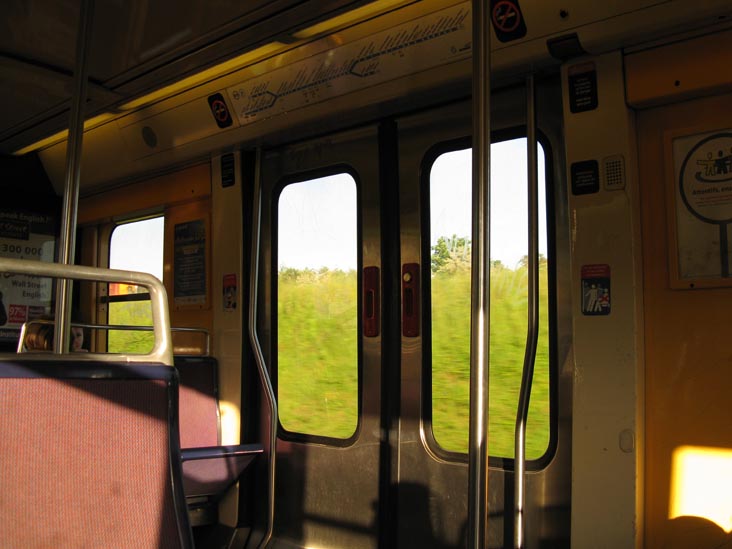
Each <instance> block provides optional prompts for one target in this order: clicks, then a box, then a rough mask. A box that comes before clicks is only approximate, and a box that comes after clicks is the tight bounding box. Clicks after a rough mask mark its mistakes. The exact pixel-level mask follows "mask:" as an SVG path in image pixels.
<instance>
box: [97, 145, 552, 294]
mask: <svg viewBox="0 0 732 549" xmlns="http://www.w3.org/2000/svg"><path fill="white" fill-rule="evenodd" d="M491 151H492V155H491V259H492V260H500V261H501V262H502V263H503V264H504V265H507V266H509V267H514V266H515V265H516V264H517V263H518V261H519V260H520V259H521V257H523V256H524V255H526V253H527V244H526V243H527V229H526V226H527V211H526V209H527V208H526V194H527V189H526V140H525V139H515V140H512V141H504V142H500V143H494V144H493V145H492V146H491ZM356 197H357V191H356V182H355V181H354V179H353V178H352V177H351V176H350V175H348V174H338V175H334V176H329V177H323V178H320V179H316V180H311V181H307V182H305V183H294V184H291V185H288V186H287V187H285V188H284V190H283V191H282V194H281V195H280V199H279V203H278V222H279V227H278V241H279V243H278V246H279V248H278V262H279V268H280V269H282V268H284V267H294V268H297V269H304V268H312V269H319V268H320V267H328V268H330V269H341V270H344V271H347V270H351V269H355V268H356V266H357V265H356V261H357V259H356V258H357V254H356V251H357V240H356V235H357V227H356V221H357V215H356V207H357V206H356ZM470 197H471V151H470V149H467V150H464V151H454V152H450V153H446V154H443V155H442V156H440V157H439V158H438V159H437V160H436V161H435V163H434V164H433V166H432V171H431V173H430V203H431V215H430V225H431V231H430V242H431V244H433V245H434V244H435V243H436V242H437V239H438V238H439V237H440V236H446V237H451V236H452V235H457V236H458V237H468V238H470V234H471V229H470V222H471V207H470ZM539 203H540V206H539V227H540V229H541V230H540V238H539V252H540V253H542V254H544V255H546V253H547V252H546V216H545V214H546V207H545V205H544V204H545V198H544V153H543V151H542V150H541V149H540V151H539ZM110 254H111V257H110V267H111V268H113V269H128V270H133V271H143V272H148V273H150V274H152V275H154V276H156V277H158V278H159V279H160V280H162V277H163V259H162V258H163V218H162V217H158V218H153V219H148V220H144V221H141V222H136V223H128V224H124V225H120V226H118V227H117V228H116V229H115V230H114V232H113V233H112V244H111V252H110Z"/></svg>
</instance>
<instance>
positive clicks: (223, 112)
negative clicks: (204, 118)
mask: <svg viewBox="0 0 732 549" xmlns="http://www.w3.org/2000/svg"><path fill="white" fill-rule="evenodd" d="M208 105H209V107H211V113H212V114H213V116H214V119H215V120H216V124H217V125H218V127H219V128H228V127H229V126H231V125H232V124H233V123H234V120H233V119H232V118H231V113H229V107H227V106H226V101H224V96H223V95H221V94H220V93H215V94H213V95H211V96H209V98H208Z"/></svg>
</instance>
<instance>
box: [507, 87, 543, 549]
mask: <svg viewBox="0 0 732 549" xmlns="http://www.w3.org/2000/svg"><path fill="white" fill-rule="evenodd" d="M536 149H537V141H536V101H535V91H534V76H533V75H530V76H529V77H528V78H527V79H526V157H527V168H528V178H527V179H528V189H527V190H528V198H529V204H528V208H529V226H528V229H529V235H528V236H529V264H528V278H529V280H528V300H529V303H528V305H529V306H528V309H529V310H528V319H527V321H528V327H527V333H526V350H525V352H524V369H523V374H522V376H521V389H520V392H519V405H518V411H517V412H516V431H515V439H514V443H515V448H514V457H515V459H514V464H515V467H514V475H515V483H514V529H513V545H514V547H515V549H523V547H524V544H525V536H524V532H525V517H524V506H525V501H526V482H525V480H526V420H527V418H528V417H529V400H530V397H531V384H532V382H533V379H534V363H535V361H536V345H537V342H538V340H539V205H538V202H539V197H538V188H537V187H538V184H537V182H538V175H539V174H538V167H537V152H536Z"/></svg>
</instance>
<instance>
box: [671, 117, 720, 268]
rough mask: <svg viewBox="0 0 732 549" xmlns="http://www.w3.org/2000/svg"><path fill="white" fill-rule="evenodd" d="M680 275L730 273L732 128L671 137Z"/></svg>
mask: <svg viewBox="0 0 732 549" xmlns="http://www.w3.org/2000/svg"><path fill="white" fill-rule="evenodd" d="M673 159H674V172H675V174H676V181H675V183H676V185H675V186H676V189H675V209H676V211H675V214H676V215H675V218H676V239H677V254H678V274H679V278H680V279H681V280H693V279H710V278H711V279H714V278H716V279H728V278H729V277H730V260H731V258H730V252H731V251H732V247H731V246H730V224H732V129H730V130H724V131H716V132H710V133H703V134H696V135H689V136H683V137H679V138H676V139H674V140H673Z"/></svg>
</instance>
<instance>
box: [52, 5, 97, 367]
mask: <svg viewBox="0 0 732 549" xmlns="http://www.w3.org/2000/svg"><path fill="white" fill-rule="evenodd" d="M93 16H94V0H82V2H81V3H80V6H79V28H78V34H77V37H76V66H75V67H74V95H73V97H72V104H71V113H70V115H69V141H68V145H67V148H66V177H65V185H64V198H63V206H62V209H61V235H60V238H59V251H58V254H59V255H58V258H59V259H58V262H59V263H62V264H64V265H73V264H74V253H75V251H76V219H77V212H78V209H79V183H80V179H81V143H82V139H83V138H84V105H85V104H86V88H87V72H88V70H87V63H86V59H87V53H88V51H89V43H90V41H91V34H92V23H93ZM71 290H72V286H71V281H70V280H58V281H57V282H56V325H57V326H58V329H57V330H55V335H54V345H53V348H54V352H56V353H63V352H64V351H66V350H68V345H69V340H70V338H69V335H70V334H69V332H68V330H69V322H70V321H71Z"/></svg>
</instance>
